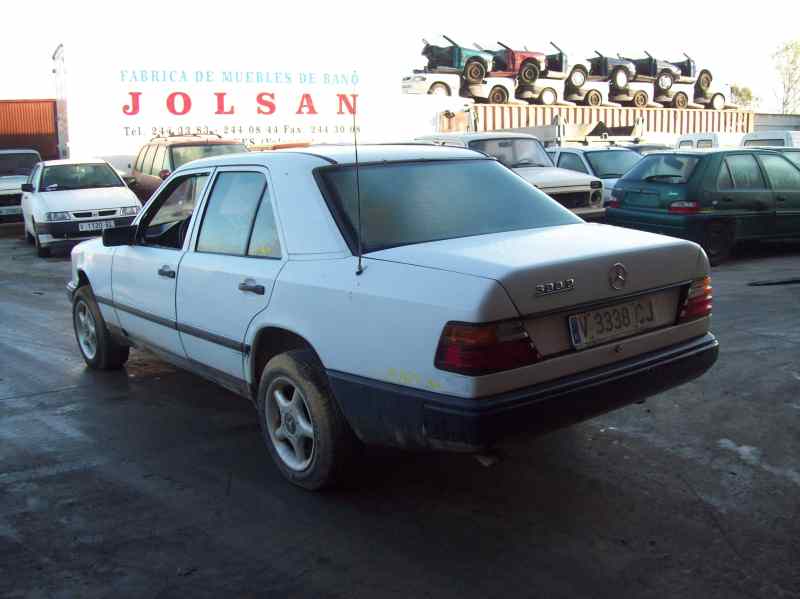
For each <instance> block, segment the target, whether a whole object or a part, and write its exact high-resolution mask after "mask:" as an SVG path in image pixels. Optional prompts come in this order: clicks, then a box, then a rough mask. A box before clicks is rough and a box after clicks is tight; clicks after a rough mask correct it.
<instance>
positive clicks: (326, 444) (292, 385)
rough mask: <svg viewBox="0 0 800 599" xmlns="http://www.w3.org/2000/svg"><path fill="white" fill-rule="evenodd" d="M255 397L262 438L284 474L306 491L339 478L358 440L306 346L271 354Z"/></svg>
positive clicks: (327, 485)
mask: <svg viewBox="0 0 800 599" xmlns="http://www.w3.org/2000/svg"><path fill="white" fill-rule="evenodd" d="M257 401H258V414H259V424H260V425H261V432H262V434H263V437H264V443H266V445H267V450H268V451H269V453H270V455H271V456H272V460H273V461H274V462H275V465H276V466H277V467H278V470H279V471H280V472H281V474H282V475H283V476H284V478H286V479H287V480H288V481H289V482H291V483H292V484H294V485H297V486H298V487H302V488H303V489H307V490H309V491H317V490H320V489H323V488H325V487H329V486H331V485H333V484H335V483H336V482H339V481H341V480H342V478H343V477H344V475H345V473H346V472H347V467H348V466H349V465H350V464H351V463H352V461H353V457H354V454H355V450H356V448H357V447H358V441H357V440H356V438H355V435H353V433H352V431H351V430H350V427H349V426H348V425H347V422H346V421H345V419H344V416H343V415H342V413H341V412H340V410H339V406H338V404H337V403H336V400H335V399H334V397H333V395H332V393H331V391H330V387H329V385H328V382H327V379H326V377H325V374H324V373H323V371H322V366H321V364H320V363H319V361H318V360H317V358H316V357H315V355H314V353H313V352H312V351H311V350H295V351H290V352H286V353H283V354H279V355H277V356H275V357H274V358H272V359H271V360H270V361H269V362H268V363H267V365H266V366H265V367H264V370H263V372H262V374H261V382H260V383H259V386H258V398H257Z"/></svg>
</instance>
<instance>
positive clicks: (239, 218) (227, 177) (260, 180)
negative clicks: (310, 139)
mask: <svg viewBox="0 0 800 599" xmlns="http://www.w3.org/2000/svg"><path fill="white" fill-rule="evenodd" d="M266 187H267V179H266V177H264V175H262V174H261V173H254V172H223V173H220V174H219V175H217V178H216V180H215V181H214V187H213V188H212V190H211V194H210V195H209V197H208V202H207V205H206V213H205V216H204V217H203V224H202V225H201V226H200V235H199V236H198V238H197V251H198V252H211V253H214V254H230V255H233V256H244V255H245V253H247V248H248V242H249V239H250V230H251V228H252V226H253V219H254V218H255V215H256V210H257V209H258V205H259V203H260V201H261V196H262V195H263V194H264V191H265V189H266Z"/></svg>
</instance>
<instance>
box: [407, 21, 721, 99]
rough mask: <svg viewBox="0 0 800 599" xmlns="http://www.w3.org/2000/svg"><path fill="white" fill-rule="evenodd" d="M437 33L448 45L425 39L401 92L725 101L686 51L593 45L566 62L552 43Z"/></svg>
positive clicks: (485, 96) (487, 96)
mask: <svg viewBox="0 0 800 599" xmlns="http://www.w3.org/2000/svg"><path fill="white" fill-rule="evenodd" d="M443 37H444V39H445V40H446V41H447V42H448V45H443V46H435V45H432V44H430V43H428V42H427V41H425V46H424V48H423V50H422V55H423V56H425V58H426V59H427V65H426V67H425V68H424V69H422V70H416V71H414V73H413V74H412V75H410V76H408V77H405V78H403V85H402V88H403V91H404V92H406V93H418V94H422V93H427V94H443V95H459V96H463V97H468V98H474V99H475V100H476V101H478V102H488V103H491V104H505V103H508V102H510V101H513V100H514V99H519V100H522V101H526V102H529V103H538V104H544V105H551V104H556V103H559V102H572V103H580V104H584V105H587V106H599V105H601V104H608V103H614V104H623V105H627V106H634V107H637V108H644V107H646V106H668V107H673V108H703V107H705V108H710V109H714V110H722V109H723V108H725V105H726V103H727V98H726V94H725V93H724V91H721V90H719V89H712V87H711V84H712V82H713V77H712V75H711V72H710V71H709V70H707V69H701V70H698V69H697V65H696V63H695V61H694V60H692V58H690V57H689V56H688V55H686V54H684V57H685V58H684V59H683V60H680V61H667V60H661V59H658V58H654V57H653V56H652V55H651V54H650V53H649V52H645V57H644V58H627V57H622V56H619V55H617V56H616V57H612V56H608V55H605V54H602V53H600V52H597V51H595V54H596V56H594V57H592V58H589V59H588V60H587V61H585V62H584V61H578V62H575V63H571V62H570V61H569V59H568V57H567V54H566V53H565V52H564V51H563V50H562V49H561V48H559V47H558V46H557V45H556V44H554V43H552V42H551V45H552V46H553V48H555V50H556V52H555V53H552V54H546V53H544V52H534V51H530V50H528V49H527V48H525V49H523V50H519V49H514V48H512V47H511V46H509V45H507V44H505V43H503V42H498V46H500V47H499V49H497V50H487V49H485V48H483V47H481V46H479V45H478V44H475V46H476V48H469V47H465V46H462V45H460V44H458V43H457V42H455V41H454V40H453V39H451V38H449V37H447V36H443Z"/></svg>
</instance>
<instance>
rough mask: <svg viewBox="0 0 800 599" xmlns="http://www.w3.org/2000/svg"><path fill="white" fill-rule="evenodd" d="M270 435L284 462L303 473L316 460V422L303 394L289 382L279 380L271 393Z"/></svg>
mask: <svg viewBox="0 0 800 599" xmlns="http://www.w3.org/2000/svg"><path fill="white" fill-rule="evenodd" d="M266 404H267V405H266V408H267V409H266V410H264V418H265V419H266V426H267V432H268V433H269V438H270V440H271V441H272V444H273V446H274V447H275V451H276V452H277V454H278V456H279V457H280V459H281V461H282V462H283V463H284V464H285V465H286V466H287V467H288V468H289V469H291V470H294V471H295V472H302V471H303V470H305V469H307V468H308V467H309V466H310V465H311V462H312V461H313V459H314V451H315V449H316V442H315V435H314V428H315V427H314V420H313V417H312V415H311V410H309V409H308V404H307V403H306V399H305V396H304V395H303V392H302V390H301V389H300V388H299V387H298V386H297V385H296V384H295V383H294V382H293V381H292V380H291V379H289V378H287V377H285V376H279V377H277V378H276V379H275V380H274V381H272V384H271V385H270V386H269V389H268V390H267V397H266Z"/></svg>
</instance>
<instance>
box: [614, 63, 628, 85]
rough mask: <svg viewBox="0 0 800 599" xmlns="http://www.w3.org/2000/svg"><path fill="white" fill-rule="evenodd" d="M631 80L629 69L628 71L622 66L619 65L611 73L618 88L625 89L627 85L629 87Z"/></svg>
mask: <svg viewBox="0 0 800 599" xmlns="http://www.w3.org/2000/svg"><path fill="white" fill-rule="evenodd" d="M629 81H630V77H628V71H626V70H625V69H623V68H622V67H617V68H616V69H614V71H613V72H612V73H611V82H612V83H613V84H614V86H615V87H616V88H617V89H625V88H626V87H628V82H629Z"/></svg>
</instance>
